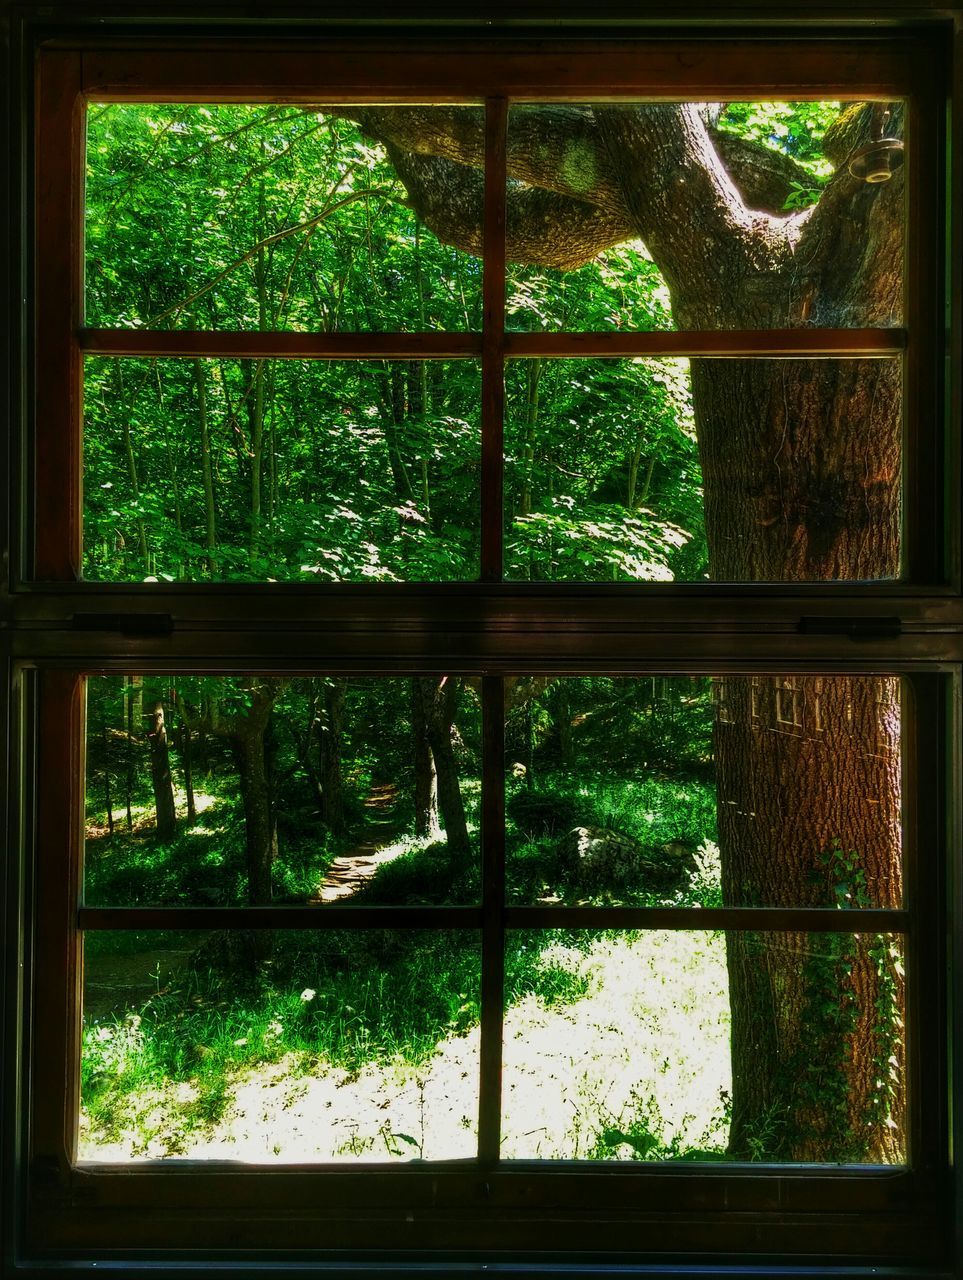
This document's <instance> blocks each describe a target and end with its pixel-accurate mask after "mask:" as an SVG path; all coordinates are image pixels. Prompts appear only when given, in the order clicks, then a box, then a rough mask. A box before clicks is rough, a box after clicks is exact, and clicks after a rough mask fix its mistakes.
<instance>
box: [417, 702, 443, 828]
mask: <svg viewBox="0 0 963 1280" xmlns="http://www.w3.org/2000/svg"><path fill="white" fill-rule="evenodd" d="M411 734H412V740H413V746H414V763H415V835H416V836H419V837H420V838H421V839H423V840H436V839H437V838H438V835H439V826H438V775H437V773H436V770H435V758H434V756H433V755H432V753H431V744H430V743H429V741H428V728H427V725H426V724H425V710H424V706H423V703H422V697H421V690H420V689H419V687H418V679H417V677H415V678H414V679H412V681H411Z"/></svg>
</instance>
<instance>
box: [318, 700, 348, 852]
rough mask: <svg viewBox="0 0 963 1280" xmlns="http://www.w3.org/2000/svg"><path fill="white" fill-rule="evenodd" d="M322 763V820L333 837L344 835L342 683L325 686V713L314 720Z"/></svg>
mask: <svg viewBox="0 0 963 1280" xmlns="http://www.w3.org/2000/svg"><path fill="white" fill-rule="evenodd" d="M317 732H318V750H319V754H320V759H321V820H322V821H323V822H324V824H325V826H327V828H328V830H329V831H332V832H333V833H334V834H335V835H341V834H342V833H343V832H344V785H343V782H342V778H341V752H342V742H343V739H344V681H343V680H326V681H325V682H324V710H323V712H322V715H321V716H320V717H319V718H318V720H317Z"/></svg>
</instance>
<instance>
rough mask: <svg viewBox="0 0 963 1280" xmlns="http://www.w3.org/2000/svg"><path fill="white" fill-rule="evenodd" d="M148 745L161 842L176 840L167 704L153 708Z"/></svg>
mask: <svg viewBox="0 0 963 1280" xmlns="http://www.w3.org/2000/svg"><path fill="white" fill-rule="evenodd" d="M147 741H148V743H149V744H150V779H151V783H152V785H153V788H154V804H155V806H156V809H157V839H158V840H172V839H173V838H174V835H175V834H176V831H177V814H176V812H175V809H174V784H173V781H172V779H171V762H170V752H169V750H168V744H167V726H166V724H165V723H164V704H163V702H155V703H154V705H153V707H152V708H151V712H150V728H149V729H148V731H147Z"/></svg>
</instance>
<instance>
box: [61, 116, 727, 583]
mask: <svg viewBox="0 0 963 1280" xmlns="http://www.w3.org/2000/svg"><path fill="white" fill-rule="evenodd" d="M466 110H467V111H470V110H471V109H466ZM87 159H88V163H87V179H88V181H87V217H86V236H87V243H86V249H87V254H86V263H87V281H86V284H87V288H86V311H87V323H89V324H91V325H119V326H131V327H143V326H145V325H148V326H154V325H156V326H159V327H175V328H178V327H185V328H206V329H237V328H241V329H272V328H277V329H293V330H304V331H312V330H313V331H320V332H336V331H364V330H378V329H382V330H432V329H445V330H455V331H457V330H464V329H472V328H474V329H477V328H479V327H480V305H481V268H480V264H479V263H478V262H477V260H475V259H473V258H471V257H470V256H469V255H467V254H464V253H461V252H458V251H457V250H454V249H452V248H451V247H450V246H446V245H442V244H441V243H440V242H439V241H438V240H437V238H436V237H435V236H433V235H432V234H431V232H429V231H428V230H427V229H426V228H425V227H423V226H421V225H420V224H419V223H418V221H417V219H416V217H415V214H414V212H413V211H412V209H411V208H410V206H409V205H408V203H407V197H406V194H405V191H404V187H403V186H402V184H401V182H400V181H399V179H398V177H397V175H396V174H395V173H394V170H393V168H392V166H391V164H390V162H389V160H388V158H387V156H386V153H385V151H384V149H383V148H382V147H380V146H379V145H375V144H372V143H371V142H370V141H369V140H368V139H366V138H365V137H364V136H363V135H362V133H361V132H360V130H359V129H358V127H357V126H356V125H355V124H353V123H352V122H350V121H348V120H344V119H340V118H338V116H337V114H325V113H323V112H318V111H314V110H311V109H308V108H299V107H292V106H282V105H279V104H276V105H273V106H267V107H265V106H252V105H248V106H243V105H233V106H232V105H213V106H201V105H190V104H177V105H175V106H164V105H160V104H148V105H144V104H136V103H118V104H109V105H102V106H94V107H92V108H91V111H90V116H89V127H88V149H87ZM479 190H480V189H479ZM507 305H508V311H509V314H510V316H511V317H512V319H513V321H514V322H516V323H517V324H518V325H519V326H520V327H522V328H555V327H559V326H560V327H569V328H575V329H578V328H582V329H597V328H607V327H613V326H625V327H630V328H637V329H664V328H668V327H671V313H670V310H669V300H668V293H667V290H666V287H665V284H664V281H663V280H662V278H661V276H660V275H659V273H658V271H657V269H656V268H655V266H654V264H653V263H652V261H651V258H650V257H649V255H648V254H647V252H646V251H645V249H644V247H643V246H642V245H641V244H639V243H637V242H628V243H626V244H624V245H620V246H618V247H616V248H613V249H611V250H609V251H607V252H606V253H605V254H603V255H602V256H601V257H600V258H599V259H598V260H597V261H596V262H593V263H590V264H587V265H586V266H585V267H583V268H582V269H580V270H579V271H577V272H569V273H562V272H538V271H536V272H532V271H530V270H528V269H522V268H517V269H514V270H513V272H512V277H511V280H510V283H509V297H508V304H507ZM535 367H539V368H540V371H541V372H540V376H541V377H542V383H543V385H542V390H541V410H538V409H536V408H534V406H530V407H529V408H525V409H524V410H523V411H522V413H523V422H522V424H521V425H520V426H519V428H518V429H519V430H521V431H522V433H523V438H522V439H518V438H517V435H516V426H515V408H516V398H515V397H516V391H515V388H516V385H517V383H518V379H519V377H521V378H522V380H523V381H524V379H525V377H528V376H529V375H530V374H531V372H532V369H533V368H535ZM523 394H527V393H523ZM508 397H509V423H508V430H507V450H508V456H507V472H508V474H507V484H506V492H507V504H506V520H507V525H508V528H507V537H506V561H505V574H506V576H507V577H512V578H546V579H568V580H581V581H603V582H605V581H618V580H639V579H654V580H669V579H671V578H672V577H674V576H682V577H700V576H702V575H703V574H704V572H705V563H706V554H705V540H704V533H703V521H702V496H701V480H700V476H699V468H698V462H697V458H696V450H695V439H694V431H693V426H692V417H691V405H690V403H689V391H688V378H687V374H686V371H685V362H672V361H655V360H653V361H641V360H637V361H618V362H608V361H595V362H585V361H582V362H574V361H548V362H543V361H535V362H525V363H524V366H519V365H518V364H515V363H513V364H512V365H511V366H510V368H509V379H508ZM479 401H480V387H479V374H478V368H477V364H476V363H475V362H474V361H471V360H464V361H451V362H441V361H429V362H425V363H418V364H410V365H409V364H405V363H403V362H393V363H392V362H369V363H364V362H355V361H351V362H344V363H341V364H338V363H337V362H327V361H318V362H308V361H295V360H291V361H268V360H197V361H194V360H136V359H123V360H115V359H103V358H99V357H90V358H88V359H87V361H86V364H85V413H86V429H85V434H84V472H85V483H84V489H85V501H84V574H85V576H86V577H87V578H89V579H92V580H96V581H107V582H109V581H115V582H116V581H144V580H146V581H153V580H158V581H204V580H221V581H257V582H263V581H311V582H357V581H409V582H411V581H432V580H441V581H451V580H459V579H469V580H470V579H475V578H477V576H478V573H479V543H480V530H479V523H480V521H479V501H478V495H479V474H480V466H481V450H480V429H479V425H478V405H479ZM525 404H526V405H528V404H529V401H528V399H526V400H525ZM529 436H531V437H532V439H529ZM613 465H615V467H616V472H617V473H618V474H612V472H613ZM629 476H631V477H632V478H631V480H629V481H628V483H627V484H626V478H627V477H629Z"/></svg>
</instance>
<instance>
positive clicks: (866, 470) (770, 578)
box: [505, 358, 902, 582]
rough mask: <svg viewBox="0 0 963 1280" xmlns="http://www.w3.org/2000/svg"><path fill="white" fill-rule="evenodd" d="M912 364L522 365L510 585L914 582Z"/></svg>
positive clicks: (511, 373) (512, 439)
mask: <svg viewBox="0 0 963 1280" xmlns="http://www.w3.org/2000/svg"><path fill="white" fill-rule="evenodd" d="M901 392H902V374H901V365H900V362H899V361H896V360H727V359H720V360H716V359H698V360H691V361H689V360H676V359H673V360H661V359H643V358H635V359H628V360H601V359H595V360H584V359H583V360H578V359H572V360H548V359H532V360H516V361H512V362H511V363H510V364H509V367H508V372H507V376H506V394H507V408H506V415H507V417H506V429H505V455H506V456H505V577H506V578H507V579H509V580H511V581H516V580H519V579H521V580H523V581H546V582H625V581H634V582H651V581H655V582H660V581H661V582H664V581H673V580H674V581H677V582H704V581H707V580H709V581H716V582H819V581H828V582H835V581H880V580H887V579H893V578H896V577H898V576H899V573H900V568H901V542H900V514H901V467H902V452H901V450H902V445H901V433H902V410H901V403H900V401H901Z"/></svg>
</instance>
